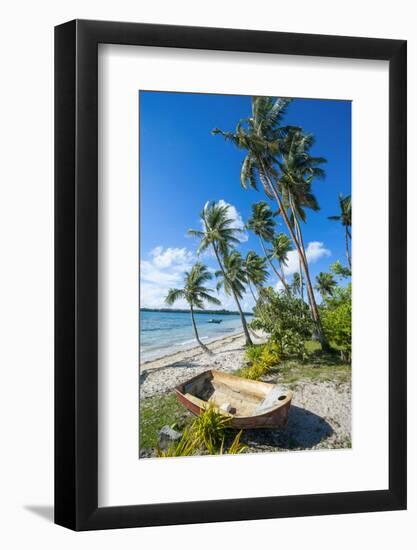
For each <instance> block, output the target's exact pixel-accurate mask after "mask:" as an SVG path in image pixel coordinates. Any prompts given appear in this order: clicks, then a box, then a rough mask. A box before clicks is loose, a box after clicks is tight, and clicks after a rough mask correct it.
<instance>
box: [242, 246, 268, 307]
mask: <svg viewBox="0 0 417 550" xmlns="http://www.w3.org/2000/svg"><path fill="white" fill-rule="evenodd" d="M243 269H244V271H245V273H246V278H247V281H248V285H249V290H250V292H251V294H252V297H253V299H254V301H255V303H256V302H257V299H258V298H257V296H256V295H255V293H254V290H253V288H252V285H254V287H255V288H256V290H257V292H258V294H259V288H260V287H261V286H263V284H264V283H265V281H266V279H267V278H268V270H267V269H266V260H265V258H262V257H261V256H258V254H257V253H256V252H254V251H253V250H250V251H249V252H248V253H247V254H246V258H245V260H244V262H243Z"/></svg>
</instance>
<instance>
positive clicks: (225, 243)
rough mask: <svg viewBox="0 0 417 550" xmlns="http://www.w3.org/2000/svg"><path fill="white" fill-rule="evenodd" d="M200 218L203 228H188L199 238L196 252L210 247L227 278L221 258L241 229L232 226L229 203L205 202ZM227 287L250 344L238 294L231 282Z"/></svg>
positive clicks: (190, 232)
mask: <svg viewBox="0 0 417 550" xmlns="http://www.w3.org/2000/svg"><path fill="white" fill-rule="evenodd" d="M200 218H201V221H202V225H203V230H201V231H199V230H195V229H189V230H188V234H189V235H192V236H194V237H198V238H199V239H200V244H199V246H198V249H197V253H198V254H200V253H201V252H204V251H205V250H207V249H208V248H209V247H211V248H212V250H213V252H214V255H215V256H216V260H217V263H218V264H219V267H220V270H221V271H222V273H223V275H224V278H225V279H227V278H228V275H227V273H226V271H225V268H224V265H223V261H222V259H223V260H224V259H225V258H226V257H227V255H228V254H229V249H230V247H231V246H233V245H234V244H237V243H238V242H239V239H238V237H237V235H238V234H239V233H240V232H242V231H243V230H241V229H237V228H236V227H234V225H233V224H234V220H233V218H231V217H230V216H229V205H227V204H225V205H221V204H219V203H215V202H207V203H206V205H205V206H204V209H203V211H202V212H201V214H200ZM229 287H230V290H231V294H232V295H233V298H234V300H235V303H236V307H237V309H238V311H239V315H240V320H241V323H242V328H243V332H244V333H245V340H246V344H247V345H252V340H251V337H250V334H249V330H248V326H247V323H246V319H245V316H244V315H243V311H242V308H241V306H240V302H239V294H238V293H237V292H236V290H235V287H234V285H233V284H231V282H230V283H229Z"/></svg>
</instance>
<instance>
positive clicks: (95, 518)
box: [55, 20, 406, 530]
mask: <svg viewBox="0 0 417 550" xmlns="http://www.w3.org/2000/svg"><path fill="white" fill-rule="evenodd" d="M55 197H56V200H55V207H56V208H55V220H56V222H55V258H56V260H55V266H56V273H55V289H56V290H55V292H56V297H55V303H56V316H55V323H56V324H55V522H56V523H57V524H59V525H62V526H65V527H68V528H71V529H74V530H91V529H108V528H123V527H140V526H155V525H169V524H180V523H200V522H215V521H236V520H250V519H262V518H279V517H289V516H307V515H323V514H340V513H354V512H371V511H383V510H402V509H405V508H406V42H405V41H403V40H386V39H383V40H382V39H377V38H354V37H339V36H319V35H306V34H288V33H279V32H263V31H262V32H260V31H246V30H236V29H214V28H193V27H174V26H161V25H148V24H139V23H116V22H104V21H79V20H77V21H71V22H68V23H65V24H63V25H60V26H58V27H56V29H55Z"/></svg>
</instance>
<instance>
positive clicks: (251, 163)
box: [212, 97, 328, 349]
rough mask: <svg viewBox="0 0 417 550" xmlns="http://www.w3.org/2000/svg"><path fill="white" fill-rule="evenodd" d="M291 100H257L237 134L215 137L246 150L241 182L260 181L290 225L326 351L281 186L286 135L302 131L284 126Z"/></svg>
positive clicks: (253, 185) (246, 184)
mask: <svg viewBox="0 0 417 550" xmlns="http://www.w3.org/2000/svg"><path fill="white" fill-rule="evenodd" d="M290 101H291V100H289V99H284V98H272V97H253V98H252V116H251V117H249V118H246V119H242V120H241V121H239V123H238V124H237V127H236V130H235V132H225V131H223V130H219V129H218V128H215V129H214V130H213V131H212V133H213V134H214V135H217V134H219V135H222V136H223V137H224V138H225V139H226V140H228V141H231V142H232V143H233V144H234V145H235V146H237V147H238V148H239V149H242V150H244V151H246V155H245V157H244V159H243V162H242V166H241V170H240V182H241V185H242V186H243V188H244V189H247V188H248V187H251V188H253V189H258V179H259V181H260V182H261V185H262V187H263V189H264V192H265V194H266V195H267V197H269V198H270V199H275V200H276V202H277V205H278V212H279V213H280V214H281V215H282V218H283V220H284V222H285V225H286V226H287V229H288V232H289V234H290V237H291V239H292V241H293V243H294V246H295V248H296V250H297V253H298V256H299V259H300V262H301V266H302V269H303V271H304V275H305V283H306V288H307V293H308V298H309V303H310V309H311V315H312V319H313V322H314V324H315V326H316V332H317V336H318V338H319V340H320V342H321V344H322V347H323V348H324V349H327V348H328V343H327V340H326V337H325V335H324V332H323V327H322V326H321V320H320V313H319V310H318V307H317V303H316V300H315V297H314V292H313V286H312V283H311V278H310V272H309V268H308V263H307V258H306V255H305V254H304V253H303V250H302V247H301V243H300V238H299V236H298V235H297V234H296V231H295V229H294V225H293V223H292V222H291V219H290V217H289V216H288V212H287V208H286V207H285V205H284V203H283V196H282V188H281V187H280V185H279V182H278V180H279V166H278V165H277V162H278V158H279V157H280V156H281V155H282V154H283V153H285V147H284V145H283V143H284V140H285V138H286V136H287V135H288V134H289V133H294V132H296V131H297V130H300V129H299V128H295V127H291V126H281V122H282V119H283V116H284V114H285V111H286V108H287V106H288V104H289V103H290Z"/></svg>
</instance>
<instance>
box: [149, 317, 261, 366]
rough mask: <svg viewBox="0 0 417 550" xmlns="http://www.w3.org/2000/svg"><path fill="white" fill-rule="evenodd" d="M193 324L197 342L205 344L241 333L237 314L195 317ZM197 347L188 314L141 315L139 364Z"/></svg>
mask: <svg viewBox="0 0 417 550" xmlns="http://www.w3.org/2000/svg"><path fill="white" fill-rule="evenodd" d="M210 319H221V321H222V322H221V323H219V324H215V323H209V321H210ZM195 320H196V324H197V329H198V333H199V336H200V339H201V340H202V341H203V342H205V343H206V342H210V341H211V340H213V339H216V338H221V337H223V336H227V335H228V334H233V333H234V332H240V331H241V330H242V325H241V324H240V317H239V315H238V314H236V315H224V314H211V313H210V314H205V313H196V314H195ZM248 320H250V317H249V318H248ZM196 343H197V342H196V340H195V338H194V332H193V328H192V325H191V317H190V313H189V312H181V313H178V312H160V311H141V312H140V358H141V361H148V360H150V359H154V358H156V357H162V356H163V355H167V354H169V353H173V352H176V351H180V350H184V349H187V348H189V347H193V346H195V345H196Z"/></svg>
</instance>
